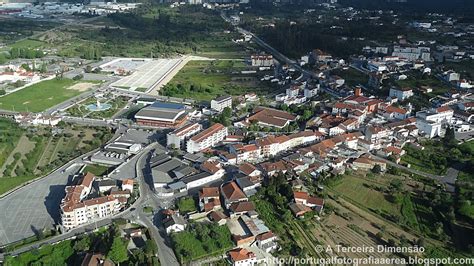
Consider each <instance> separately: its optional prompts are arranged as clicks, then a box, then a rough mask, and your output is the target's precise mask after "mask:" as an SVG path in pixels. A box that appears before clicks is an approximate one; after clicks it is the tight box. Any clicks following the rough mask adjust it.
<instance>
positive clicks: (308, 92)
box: [304, 84, 320, 99]
mask: <svg viewBox="0 0 474 266" xmlns="http://www.w3.org/2000/svg"><path fill="white" fill-rule="evenodd" d="M319 88H320V85H319V84H318V85H317V86H314V87H308V86H306V87H305V88H304V97H306V98H307V99H309V98H311V97H314V96H316V95H318V92H319Z"/></svg>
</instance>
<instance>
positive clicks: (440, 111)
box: [416, 106, 454, 123]
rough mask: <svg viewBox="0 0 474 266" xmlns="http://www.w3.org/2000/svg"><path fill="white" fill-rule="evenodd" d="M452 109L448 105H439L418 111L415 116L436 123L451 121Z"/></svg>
mask: <svg viewBox="0 0 474 266" xmlns="http://www.w3.org/2000/svg"><path fill="white" fill-rule="evenodd" d="M453 116H454V111H453V110H452V109H451V108H449V106H443V107H439V108H437V109H431V110H425V111H419V112H417V113H416V117H417V118H420V119H424V120H427V121H433V122H436V123H451V120H452V118H453Z"/></svg>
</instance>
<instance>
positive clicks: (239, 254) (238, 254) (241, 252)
mask: <svg viewBox="0 0 474 266" xmlns="http://www.w3.org/2000/svg"><path fill="white" fill-rule="evenodd" d="M229 256H230V258H231V260H232V261H233V262H238V261H242V260H247V259H250V258H254V257H256V256H255V254H254V253H253V252H250V251H248V250H246V249H243V248H237V249H234V250H231V251H229Z"/></svg>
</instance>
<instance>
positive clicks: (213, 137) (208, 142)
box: [186, 123, 229, 153]
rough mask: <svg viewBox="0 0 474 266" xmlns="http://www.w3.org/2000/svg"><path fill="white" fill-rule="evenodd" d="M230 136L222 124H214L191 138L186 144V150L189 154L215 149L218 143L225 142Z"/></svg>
mask: <svg viewBox="0 0 474 266" xmlns="http://www.w3.org/2000/svg"><path fill="white" fill-rule="evenodd" d="M228 134H229V132H228V130H227V128H226V127H224V126H223V125H222V124H219V123H217V124H214V125H212V126H211V127H209V128H207V129H205V130H204V131H202V132H200V133H199V134H197V135H194V136H193V137H191V138H190V139H189V141H188V142H187V144H186V150H187V152H189V153H195V152H199V151H203V150H205V149H208V148H211V147H214V146H216V145H217V143H219V142H221V141H222V140H224V139H225V137H226V136H227V135H228Z"/></svg>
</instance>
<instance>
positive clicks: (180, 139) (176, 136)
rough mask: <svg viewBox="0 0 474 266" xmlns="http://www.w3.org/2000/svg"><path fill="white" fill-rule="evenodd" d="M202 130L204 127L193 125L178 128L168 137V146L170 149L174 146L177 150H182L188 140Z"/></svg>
mask: <svg viewBox="0 0 474 266" xmlns="http://www.w3.org/2000/svg"><path fill="white" fill-rule="evenodd" d="M201 130H202V125H201V124H198V123H193V124H189V125H186V126H184V127H181V128H178V129H176V130H175V131H173V132H170V133H168V134H167V135H166V145H167V146H168V147H170V146H174V147H175V148H181V147H182V146H183V144H184V142H185V140H186V139H188V138H190V137H192V136H194V135H196V134H197V133H199V132H200V131H201Z"/></svg>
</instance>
